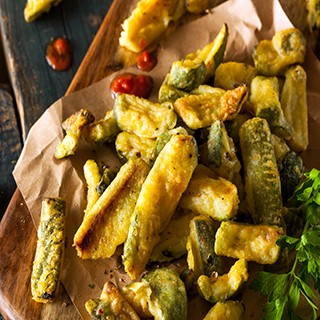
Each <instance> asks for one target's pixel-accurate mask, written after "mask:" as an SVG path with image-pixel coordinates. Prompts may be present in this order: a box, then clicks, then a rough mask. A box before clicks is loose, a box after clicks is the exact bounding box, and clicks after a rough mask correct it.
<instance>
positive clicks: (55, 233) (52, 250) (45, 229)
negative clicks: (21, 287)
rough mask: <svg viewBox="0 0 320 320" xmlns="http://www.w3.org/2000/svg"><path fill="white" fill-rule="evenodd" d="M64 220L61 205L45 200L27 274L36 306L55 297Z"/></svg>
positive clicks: (52, 199) (64, 214) (63, 209)
mask: <svg viewBox="0 0 320 320" xmlns="http://www.w3.org/2000/svg"><path fill="white" fill-rule="evenodd" d="M65 220H66V205H65V201H64V200H62V199H60V198H45V199H44V200H43V202H42V209H41V219H40V225H39V228H38V242H37V249H36V254H35V258H34V262H33V268H32V274H31V293H32V297H33V299H34V300H35V301H37V302H43V303H46V302H50V301H52V300H54V299H55V297H56V294H57V291H58V286H59V278H60V271H61V265H62V255H63V251H64V241H65Z"/></svg>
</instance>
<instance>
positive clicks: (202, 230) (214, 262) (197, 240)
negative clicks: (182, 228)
mask: <svg viewBox="0 0 320 320" xmlns="http://www.w3.org/2000/svg"><path fill="white" fill-rule="evenodd" d="M215 233H216V227H215V225H214V222H213V220H212V219H211V218H210V217H208V216H205V215H200V216H197V217H195V218H193V219H192V220H191V221H190V234H189V237H188V242H187V250H188V257H187V261H188V265H189V268H190V269H192V270H193V272H194V274H195V275H196V277H199V276H200V275H202V274H204V275H207V276H210V275H211V274H212V272H217V273H220V272H221V270H222V260H221V257H219V256H218V255H216V254H215V251H214V243H215Z"/></svg>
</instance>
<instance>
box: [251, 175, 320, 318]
mask: <svg viewBox="0 0 320 320" xmlns="http://www.w3.org/2000/svg"><path fill="white" fill-rule="evenodd" d="M305 176H306V179H305V181H303V182H302V183H301V184H300V185H299V186H298V187H297V188H296V190H295V197H296V199H297V201H298V203H299V204H300V205H303V206H304V212H305V224H304V228H303V230H302V233H301V236H300V238H294V237H290V236H287V235H285V236H282V237H281V238H280V239H279V240H278V242H277V243H278V245H279V246H280V247H281V248H287V249H288V251H293V250H295V252H294V253H295V258H294V262H293V265H292V269H291V270H290V271H289V272H287V273H283V274H274V273H269V272H264V271H263V272H259V273H258V275H257V278H256V279H255V280H254V281H253V283H252V288H253V289H254V290H256V291H260V293H261V294H262V295H264V296H266V297H268V302H267V303H266V305H265V306H264V309H263V311H264V312H265V317H264V319H265V320H281V319H288V320H296V319H301V318H300V317H299V316H298V315H297V314H296V308H297V306H298V304H299V301H300V300H301V298H302V297H304V298H305V299H306V301H307V302H308V304H309V305H310V308H311V310H312V319H317V311H318V309H319V302H320V298H319V296H318V295H317V294H316V292H315V290H314V289H313V288H316V289H317V290H318V292H319V288H320V171H319V170H317V169H312V170H311V171H310V172H308V173H306V174H305Z"/></svg>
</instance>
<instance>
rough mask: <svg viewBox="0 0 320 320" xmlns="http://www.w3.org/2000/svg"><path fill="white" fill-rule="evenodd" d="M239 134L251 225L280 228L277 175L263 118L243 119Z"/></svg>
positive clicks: (266, 124) (278, 178) (279, 187)
mask: <svg viewBox="0 0 320 320" xmlns="http://www.w3.org/2000/svg"><path fill="white" fill-rule="evenodd" d="M239 137H240V147H241V154H242V158H243V163H244V172H245V190H246V203H247V208H248V211H249V212H250V214H251V215H252V218H253V221H254V223H255V224H266V225H276V226H280V227H284V219H283V205H282V196H281V183H280V175H279V171H278V166H277V160H276V157H275V152H274V149H273V146H272V143H271V132H270V129H269V126H268V123H267V121H266V120H265V119H262V118H258V117H256V118H252V119H250V120H247V121H246V122H245V123H244V124H243V125H242V126H241V128H240V131H239Z"/></svg>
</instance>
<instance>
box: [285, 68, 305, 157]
mask: <svg viewBox="0 0 320 320" xmlns="http://www.w3.org/2000/svg"><path fill="white" fill-rule="evenodd" d="M281 107H282V109H283V113H284V116H285V117H286V119H287V120H288V122H289V123H290V125H291V126H292V128H293V130H292V134H291V137H290V139H288V141H287V143H288V145H289V146H290V148H291V149H292V150H293V151H295V152H297V153H300V152H303V151H305V150H306V149H307V146H308V143H309V137H308V105H307V74H306V72H305V70H304V69H303V67H302V66H300V65H295V66H292V67H290V68H288V69H287V70H286V72H285V81H284V85H283V89H282V92H281Z"/></svg>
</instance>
